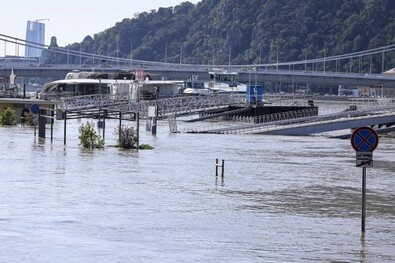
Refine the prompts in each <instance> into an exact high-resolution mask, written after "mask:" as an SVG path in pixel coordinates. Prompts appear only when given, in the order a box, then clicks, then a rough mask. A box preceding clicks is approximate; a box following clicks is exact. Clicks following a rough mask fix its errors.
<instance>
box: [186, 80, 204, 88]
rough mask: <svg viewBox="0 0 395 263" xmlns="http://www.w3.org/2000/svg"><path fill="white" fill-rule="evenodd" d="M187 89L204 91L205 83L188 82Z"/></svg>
mask: <svg viewBox="0 0 395 263" xmlns="http://www.w3.org/2000/svg"><path fill="white" fill-rule="evenodd" d="M185 88H190V89H204V82H203V81H186V82H185Z"/></svg>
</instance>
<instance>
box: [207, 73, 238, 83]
mask: <svg viewBox="0 0 395 263" xmlns="http://www.w3.org/2000/svg"><path fill="white" fill-rule="evenodd" d="M210 78H211V79H212V80H215V81H218V82H234V81H235V75H233V74H211V75H210Z"/></svg>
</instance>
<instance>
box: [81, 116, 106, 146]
mask: <svg viewBox="0 0 395 263" xmlns="http://www.w3.org/2000/svg"><path fill="white" fill-rule="evenodd" d="M79 132H80V136H79V139H80V145H82V147H84V148H89V149H93V148H100V149H101V148H104V139H102V137H101V136H100V135H99V134H98V133H97V132H96V130H95V129H94V124H93V122H89V121H88V122H87V123H86V124H82V125H81V126H80V128H79Z"/></svg>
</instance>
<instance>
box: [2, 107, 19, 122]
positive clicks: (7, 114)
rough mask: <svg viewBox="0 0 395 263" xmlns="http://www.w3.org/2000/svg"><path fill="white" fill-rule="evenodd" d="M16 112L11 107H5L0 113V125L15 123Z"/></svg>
mask: <svg viewBox="0 0 395 263" xmlns="http://www.w3.org/2000/svg"><path fill="white" fill-rule="evenodd" d="M16 120H17V117H16V113H15V110H13V109H11V108H8V107H7V108H5V109H4V111H3V112H2V113H1V114H0V124H1V125H16Z"/></svg>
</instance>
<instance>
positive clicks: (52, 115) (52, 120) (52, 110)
mask: <svg viewBox="0 0 395 263" xmlns="http://www.w3.org/2000/svg"><path fill="white" fill-rule="evenodd" d="M54 111H55V105H53V106H52V109H51V142H52V140H53V123H54V121H55V120H54V116H55V114H54Z"/></svg>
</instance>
